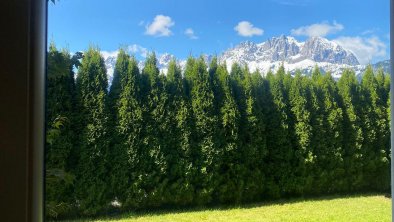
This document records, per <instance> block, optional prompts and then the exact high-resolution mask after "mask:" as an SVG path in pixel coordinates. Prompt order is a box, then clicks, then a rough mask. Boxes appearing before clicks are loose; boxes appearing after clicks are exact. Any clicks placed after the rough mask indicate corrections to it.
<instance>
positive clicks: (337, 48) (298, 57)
mask: <svg viewBox="0 0 394 222" xmlns="http://www.w3.org/2000/svg"><path fill="white" fill-rule="evenodd" d="M203 56H204V59H205V60H206V62H210V60H211V58H212V56H210V55H203ZM173 58H175V57H174V55H171V54H169V53H163V54H161V55H159V56H158V59H157V61H158V64H157V65H158V68H159V69H160V71H161V72H163V73H166V72H167V68H168V64H169V61H170V60H171V59H173ZM218 61H219V62H221V63H226V65H227V68H228V69H229V71H230V69H231V66H232V64H233V63H235V62H236V63H239V64H246V65H247V66H248V67H249V69H250V70H251V71H255V70H258V71H259V72H260V73H261V74H262V75H265V74H266V73H267V72H268V71H273V72H275V71H276V70H277V69H279V67H280V66H281V65H282V64H283V65H284V67H285V70H286V71H288V72H290V73H292V74H293V73H295V72H296V71H297V70H300V71H301V72H302V73H303V74H306V75H308V74H310V73H311V72H312V70H313V69H314V67H315V66H318V67H319V68H320V69H321V71H322V72H330V73H331V74H332V75H333V77H334V78H340V76H341V73H342V72H343V70H344V69H349V68H350V69H353V70H354V71H355V72H356V75H361V74H362V73H363V71H364V70H365V68H366V65H360V63H359V61H358V59H357V57H356V56H355V55H354V54H353V53H352V52H351V51H350V50H347V49H345V48H344V47H342V46H341V45H340V44H338V43H336V42H334V41H330V40H328V39H326V38H323V37H311V38H309V39H307V40H305V41H304V42H300V41H298V40H296V39H295V38H294V37H292V36H285V35H281V36H279V37H272V38H270V39H268V40H266V41H264V42H261V43H255V42H252V41H244V42H241V43H239V44H238V45H236V46H234V47H232V48H229V49H227V50H225V51H224V52H222V53H221V54H220V55H219V56H218ZM115 62H116V56H107V58H105V65H106V67H107V70H108V76H109V78H108V79H109V82H112V78H113V70H114V67H115ZM177 62H178V63H179V64H180V66H181V68H182V69H184V68H185V65H186V59H181V60H177ZM372 66H373V68H379V67H381V66H383V69H384V70H385V71H387V70H389V68H388V66H389V63H387V61H381V62H378V63H376V64H372ZM139 68H141V69H142V68H143V62H142V61H140V62H139Z"/></svg>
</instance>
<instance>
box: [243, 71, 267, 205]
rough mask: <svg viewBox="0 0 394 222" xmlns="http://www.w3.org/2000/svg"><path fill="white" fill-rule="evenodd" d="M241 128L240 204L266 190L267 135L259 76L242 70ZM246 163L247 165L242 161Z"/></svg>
mask: <svg viewBox="0 0 394 222" xmlns="http://www.w3.org/2000/svg"><path fill="white" fill-rule="evenodd" d="M243 86H244V98H245V126H244V128H243V133H242V136H243V137H242V144H243V145H242V150H243V153H244V155H243V156H241V160H240V162H241V163H244V165H245V168H246V169H245V183H244V184H245V185H244V194H243V200H244V201H248V202H249V201H253V200H258V199H261V198H262V195H263V193H264V189H265V187H266V180H265V175H264V169H265V167H266V166H265V163H264V159H265V157H266V156H267V153H268V149H267V131H266V120H265V119H264V117H265V116H264V106H265V104H266V101H264V97H265V95H264V87H265V86H264V80H263V78H262V77H261V74H260V73H259V72H257V71H256V72H254V73H249V71H248V70H247V69H244V81H243ZM243 160H248V161H243Z"/></svg>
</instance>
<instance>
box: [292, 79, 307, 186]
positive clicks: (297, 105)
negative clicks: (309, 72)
mask: <svg viewBox="0 0 394 222" xmlns="http://www.w3.org/2000/svg"><path fill="white" fill-rule="evenodd" d="M308 90H309V89H308V86H307V81H306V80H305V77H302V76H301V72H300V71H297V72H296V75H295V77H294V79H293V80H292V82H291V86H290V91H289V102H290V104H289V105H290V106H291V108H290V109H291V112H292V115H293V116H294V120H293V121H294V122H293V124H294V126H293V127H294V133H295V137H296V139H295V142H294V144H293V146H294V147H293V149H294V157H293V158H294V160H293V161H294V162H295V163H294V166H295V167H294V169H293V170H294V173H295V174H296V179H297V184H296V186H297V188H296V189H297V192H299V193H303V192H304V189H305V187H306V185H307V183H309V181H310V175H307V168H306V167H307V165H308V164H309V163H310V161H311V154H312V151H311V149H310V143H311V137H312V127H311V112H310V108H309V104H308V100H307V99H308V94H309V92H308Z"/></svg>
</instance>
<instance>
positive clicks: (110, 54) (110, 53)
mask: <svg viewBox="0 0 394 222" xmlns="http://www.w3.org/2000/svg"><path fill="white" fill-rule="evenodd" d="M117 55H118V50H116V51H101V56H103V58H104V59H107V58H108V57H116V56H117Z"/></svg>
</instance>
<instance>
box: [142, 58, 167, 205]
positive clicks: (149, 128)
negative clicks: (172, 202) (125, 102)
mask: <svg viewBox="0 0 394 222" xmlns="http://www.w3.org/2000/svg"><path fill="white" fill-rule="evenodd" d="M142 76H143V79H144V80H145V84H146V85H145V86H143V87H144V94H143V96H144V97H143V103H142V107H143V121H144V130H143V153H142V154H141V155H142V157H141V158H142V159H143V160H142V161H143V162H142V165H141V166H142V170H143V173H142V175H141V177H140V178H139V181H140V184H141V187H142V188H141V189H142V190H143V196H145V197H146V198H144V200H143V203H142V206H144V205H146V206H160V205H161V204H162V202H163V201H165V200H163V198H162V195H164V194H163V193H164V192H165V190H164V188H165V187H166V186H167V183H168V179H167V178H166V176H167V175H168V170H169V169H168V163H167V161H166V156H165V155H166V152H167V150H168V149H169V147H168V144H167V143H166V140H167V137H168V135H167V132H168V128H169V120H168V118H167V112H168V110H166V103H167V102H168V96H167V93H166V91H165V82H164V77H163V76H160V73H159V69H158V68H157V59H156V55H155V54H154V53H152V54H150V55H149V56H148V58H147V59H146V61H145V65H144V68H143V70H142Z"/></svg>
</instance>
